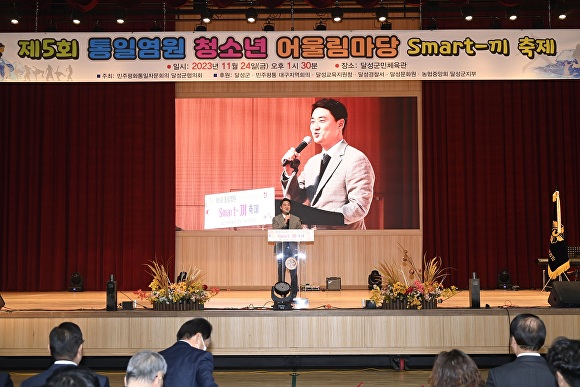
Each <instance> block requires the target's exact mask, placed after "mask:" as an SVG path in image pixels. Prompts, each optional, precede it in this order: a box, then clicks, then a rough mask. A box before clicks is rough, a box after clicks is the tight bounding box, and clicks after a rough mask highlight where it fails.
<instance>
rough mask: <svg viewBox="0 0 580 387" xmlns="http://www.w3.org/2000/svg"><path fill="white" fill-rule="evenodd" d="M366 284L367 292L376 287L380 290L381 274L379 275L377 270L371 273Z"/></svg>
mask: <svg viewBox="0 0 580 387" xmlns="http://www.w3.org/2000/svg"><path fill="white" fill-rule="evenodd" d="M368 284H369V290H373V288H374V287H375V286H377V287H378V288H379V289H380V287H381V285H382V284H383V277H382V276H381V273H379V271H378V270H373V271H371V274H369V281H368Z"/></svg>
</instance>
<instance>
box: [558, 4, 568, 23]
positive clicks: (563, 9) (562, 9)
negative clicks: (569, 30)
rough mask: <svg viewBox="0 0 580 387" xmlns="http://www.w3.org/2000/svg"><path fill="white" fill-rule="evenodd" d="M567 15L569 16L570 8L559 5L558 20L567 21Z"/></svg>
mask: <svg viewBox="0 0 580 387" xmlns="http://www.w3.org/2000/svg"><path fill="white" fill-rule="evenodd" d="M567 14H568V8H567V7H566V4H564V3H560V4H559V5H558V19H560V20H564V19H566V16H567Z"/></svg>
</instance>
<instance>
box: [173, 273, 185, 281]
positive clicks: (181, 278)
mask: <svg viewBox="0 0 580 387" xmlns="http://www.w3.org/2000/svg"><path fill="white" fill-rule="evenodd" d="M186 278H187V272H186V271H182V272H181V273H179V275H178V276H177V281H175V282H177V283H180V282H183V281H185V279H186Z"/></svg>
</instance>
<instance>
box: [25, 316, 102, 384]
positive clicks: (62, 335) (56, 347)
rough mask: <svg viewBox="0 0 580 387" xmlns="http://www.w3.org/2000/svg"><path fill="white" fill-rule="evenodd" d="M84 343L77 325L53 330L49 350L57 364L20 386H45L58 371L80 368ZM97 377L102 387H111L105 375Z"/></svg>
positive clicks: (69, 323)
mask: <svg viewBox="0 0 580 387" xmlns="http://www.w3.org/2000/svg"><path fill="white" fill-rule="evenodd" d="M83 343H84V340H83V333H82V332H81V328H79V326H78V325H77V324H75V323H72V322H63V323H62V324H60V325H59V326H57V327H55V328H53V329H52V331H50V335H49V349H50V355H51V356H52V357H53V359H54V360H55V362H54V363H53V364H52V366H50V368H49V369H47V370H46V371H44V372H41V373H40V374H38V375H35V376H33V377H31V378H28V379H26V380H24V381H23V382H22V384H20V386H21V387H36V386H43V385H44V384H45V383H46V381H47V379H48V378H50V376H51V375H52V374H53V373H55V372H56V371H57V370H60V369H62V368H65V367H70V366H75V367H76V366H78V365H79V363H80V362H81V359H82V358H83ZM97 377H98V378H99V384H100V386H101V387H109V378H107V377H106V376H103V375H97Z"/></svg>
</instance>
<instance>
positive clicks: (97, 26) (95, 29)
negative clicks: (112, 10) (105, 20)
mask: <svg viewBox="0 0 580 387" xmlns="http://www.w3.org/2000/svg"><path fill="white" fill-rule="evenodd" d="M104 30H105V29H104V28H103V26H102V25H101V23H100V22H99V21H98V20H97V21H96V23H95V26H94V27H93V32H103V31H104Z"/></svg>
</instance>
